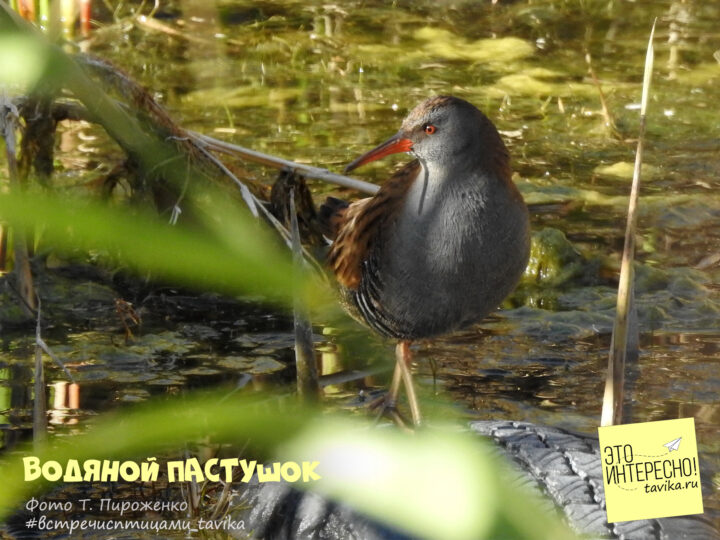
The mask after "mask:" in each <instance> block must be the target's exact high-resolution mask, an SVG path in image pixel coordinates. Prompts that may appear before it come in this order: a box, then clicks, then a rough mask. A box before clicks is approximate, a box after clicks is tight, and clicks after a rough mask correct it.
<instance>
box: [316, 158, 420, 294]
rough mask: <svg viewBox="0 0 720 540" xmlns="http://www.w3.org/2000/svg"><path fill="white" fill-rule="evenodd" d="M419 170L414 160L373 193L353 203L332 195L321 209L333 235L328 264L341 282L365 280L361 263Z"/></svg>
mask: <svg viewBox="0 0 720 540" xmlns="http://www.w3.org/2000/svg"><path fill="white" fill-rule="evenodd" d="M419 172H420V163H419V162H418V161H417V160H415V161H412V162H411V163H408V164H407V165H405V166H404V167H403V168H402V169H400V170H399V171H398V172H396V173H395V174H394V175H393V176H392V177H391V178H390V179H389V180H388V181H387V182H385V184H383V186H382V187H381V188H380V190H379V191H378V192H377V193H376V194H375V195H374V196H372V197H369V198H367V199H360V200H359V201H355V202H354V203H351V204H349V205H348V204H346V203H342V202H341V201H339V200H338V199H332V198H329V199H328V201H326V203H325V204H324V205H323V207H322V208H321V210H320V213H321V215H322V216H323V218H324V221H325V223H326V231H327V232H328V233H329V234H328V235H329V236H330V237H331V238H333V244H332V246H330V252H329V253H328V261H327V262H328V266H329V267H330V268H332V270H333V272H334V273H335V276H336V277H337V280H338V282H339V283H340V284H341V285H342V286H344V287H347V288H348V289H357V287H358V286H359V285H360V281H361V280H362V264H363V261H365V260H366V259H367V258H368V257H369V255H370V253H371V252H372V249H373V247H374V246H375V245H376V244H377V241H378V237H379V235H380V233H381V232H382V230H383V229H385V228H386V227H387V226H388V223H389V222H390V220H392V218H393V216H394V215H396V213H397V211H398V210H399V208H400V205H401V204H402V202H403V201H404V199H405V194H406V193H407V192H408V190H409V189H410V186H411V185H412V183H413V182H414V181H415V179H416V178H417V176H418V173H419Z"/></svg>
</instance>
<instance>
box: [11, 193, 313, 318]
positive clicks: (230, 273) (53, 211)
mask: <svg viewBox="0 0 720 540" xmlns="http://www.w3.org/2000/svg"><path fill="white" fill-rule="evenodd" d="M205 205H206V206H207V207H210V208H211V209H212V212H213V215H212V217H211V218H210V217H209V218H208V219H207V220H205V221H204V223H203V226H204V230H203V231H202V232H201V231H198V230H191V229H187V228H181V227H176V226H170V225H168V224H167V223H163V222H161V221H160V220H159V219H158V218H157V217H155V216H151V215H149V214H143V213H142V212H139V211H137V210H134V209H130V208H128V207H124V208H113V207H109V206H107V205H103V204H100V203H93V202H91V201H88V200H82V199H69V198H59V197H52V196H48V195H41V194H38V193H36V194H19V193H12V194H0V215H2V216H3V219H4V220H6V221H7V222H10V223H11V224H13V225H17V226H23V227H35V228H36V229H37V230H39V231H41V232H40V236H41V242H42V244H44V245H51V246H53V248H56V249H59V250H62V251H66V252H68V251H75V250H78V249H82V250H88V251H93V252H95V253H96V254H104V255H106V256H111V257H112V258H113V259H114V260H115V261H116V262H117V263H119V264H121V265H124V266H129V267H131V268H134V269H135V270H137V271H138V272H151V273H152V274H153V275H154V276H155V277H156V278H161V279H167V280H172V281H174V282H177V283H182V284H185V285H188V286H194V287H198V288H201V289H212V290H221V291H224V292H227V293H230V294H252V295H262V296H263V297H265V298H269V299H272V300H276V301H279V302H282V303H284V304H285V305H291V303H292V297H293V288H294V287H296V286H298V284H297V283H294V282H293V279H292V275H293V268H292V261H291V259H290V253H289V251H287V250H284V249H283V248H282V246H281V244H280V242H279V241H278V240H277V239H276V238H275V237H273V235H272V234H271V233H270V232H269V230H268V229H267V228H266V227H263V226H262V225H261V224H260V223H259V222H258V221H257V220H254V219H252V218H251V217H250V215H249V213H248V212H247V211H245V210H244V209H243V208H237V207H236V208H235V209H234V211H233V209H232V208H231V207H230V205H229V204H227V203H225V202H223V201H222V199H221V198H220V197H212V198H210V201H208V202H206V203H205ZM296 290H297V292H298V293H300V294H302V295H303V298H304V300H305V301H306V302H307V303H309V304H310V305H313V304H315V305H317V302H318V301H319V300H320V299H322V298H324V297H326V295H327V290H324V289H321V288H320V286H319V281H318V280H307V283H306V284H305V285H304V286H299V288H297V289H296Z"/></svg>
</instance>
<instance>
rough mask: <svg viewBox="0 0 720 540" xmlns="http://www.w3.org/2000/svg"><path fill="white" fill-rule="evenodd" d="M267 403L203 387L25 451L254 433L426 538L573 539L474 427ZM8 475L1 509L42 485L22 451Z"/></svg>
mask: <svg viewBox="0 0 720 540" xmlns="http://www.w3.org/2000/svg"><path fill="white" fill-rule="evenodd" d="M269 401H270V400H268V401H265V400H262V399H259V398H257V397H256V398H254V399H252V400H250V399H247V398H245V399H242V398H230V399H225V400H222V399H221V398H220V397H219V396H218V395H217V394H207V393H203V394H196V395H193V396H186V397H183V398H180V399H172V400H165V401H162V402H159V401H155V402H150V403H146V404H144V405H142V406H138V407H135V408H133V409H131V410H125V411H121V412H115V413H110V414H107V415H105V416H104V417H103V418H101V419H100V420H99V421H98V422H97V423H96V424H95V425H93V426H91V427H90V428H89V429H88V430H87V431H86V432H85V433H83V434H79V435H75V436H73V437H72V438H65V439H57V440H55V441H53V442H51V443H49V444H46V445H43V446H40V447H38V448H36V449H35V450H32V451H28V452H27V453H28V454H29V455H33V456H36V457H38V458H39V459H40V461H41V462H43V463H44V462H46V461H48V460H53V461H57V462H59V463H61V464H65V463H66V462H67V460H69V459H75V460H78V461H79V462H82V461H84V460H86V459H98V458H101V459H119V458H127V459H130V458H135V459H139V460H141V459H144V458H146V457H153V456H156V455H157V452H162V451H168V450H171V449H174V448H175V449H176V448H181V447H183V446H185V445H186V444H187V442H188V441H199V440H205V441H207V440H208V438H209V439H210V440H212V441H213V442H236V443H238V444H242V443H243V442H244V441H246V440H248V439H249V440H251V441H252V444H253V446H254V447H255V448H258V449H263V450H265V451H268V452H271V453H272V455H274V456H275V458H276V459H279V460H288V461H298V462H299V461H301V460H305V461H318V462H319V465H318V466H317V468H316V469H315V472H316V473H318V474H319V475H320V476H321V479H320V480H318V481H316V482H312V483H308V484H307V485H304V486H301V487H304V488H305V489H312V490H313V491H317V492H319V493H323V494H326V495H329V496H332V497H335V498H337V499H340V500H344V501H347V502H348V503H350V504H351V505H352V506H353V507H354V508H356V509H358V510H359V511H361V512H366V513H367V514H368V515H371V516H374V517H375V518H376V519H379V520H382V521H385V522H387V523H391V524H392V525H393V526H395V527H399V528H402V529H405V530H407V531H408V532H410V533H412V534H415V535H418V536H419V537H421V538H445V539H448V540H452V539H465V538H468V539H469V538H474V539H478V538H518V539H541V538H553V539H564V538H573V536H572V535H571V533H569V532H568V531H567V530H565V529H564V527H563V526H562V525H560V523H559V522H558V521H557V520H555V519H551V518H550V517H549V516H547V515H546V514H545V512H544V511H541V510H539V509H538V508H539V505H537V502H536V501H534V500H533V499H532V498H531V497H530V496H529V495H526V494H524V493H521V492H519V491H518V490H517V489H514V488H511V487H510V486H509V485H508V483H507V482H506V481H505V480H504V479H503V474H502V473H503V470H504V469H503V466H502V465H501V464H499V463H497V458H494V457H492V455H491V452H490V451H489V449H487V448H486V446H485V444H482V443H481V442H480V441H478V440H477V438H476V437H474V436H472V435H468V434H462V433H458V432H457V429H455V428H449V427H433V428H432V429H426V430H423V431H420V432H417V433H413V434H407V433H402V432H399V431H397V430H392V429H388V430H385V429H377V428H374V427H368V426H367V425H366V424H362V423H358V422H355V421H350V420H349V419H347V418H340V417H335V416H329V415H321V414H320V413H319V412H318V411H315V410H312V409H302V408H299V407H298V406H297V405H296V404H294V403H288V404H287V406H283V405H280V406H279V407H278V403H277V400H272V404H271V403H270V402H269ZM119 433H122V436H118V434H119ZM241 457H245V458H248V459H254V457H253V456H241ZM0 475H2V478H3V479H4V482H3V484H4V489H3V490H2V491H0V512H2V514H3V515H7V512H8V511H10V510H11V509H12V508H13V507H16V506H17V505H18V504H20V503H22V502H23V501H25V500H26V499H27V498H28V497H30V496H31V495H32V494H33V492H34V491H36V490H37V489H38V488H39V487H40V486H38V485H37V483H35V482H25V481H24V479H23V465H22V457H21V456H18V455H17V454H16V455H15V456H12V457H9V458H7V459H6V460H5V462H4V463H3V464H2V465H1V466H0Z"/></svg>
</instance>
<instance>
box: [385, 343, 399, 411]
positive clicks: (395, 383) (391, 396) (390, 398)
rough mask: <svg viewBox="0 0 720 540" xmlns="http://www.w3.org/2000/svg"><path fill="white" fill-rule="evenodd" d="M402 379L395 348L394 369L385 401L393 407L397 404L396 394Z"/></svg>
mask: <svg viewBox="0 0 720 540" xmlns="http://www.w3.org/2000/svg"><path fill="white" fill-rule="evenodd" d="M401 381H402V367H401V366H400V362H398V361H397V350H396V352H395V370H394V371H393V378H392V382H391V383H390V390H389V391H388V394H387V397H386V398H385V403H386V404H387V405H388V406H389V407H392V408H394V407H395V405H397V400H398V394H399V393H400V382H401Z"/></svg>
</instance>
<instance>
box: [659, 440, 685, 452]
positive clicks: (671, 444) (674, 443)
mask: <svg viewBox="0 0 720 540" xmlns="http://www.w3.org/2000/svg"><path fill="white" fill-rule="evenodd" d="M680 441H682V437H678V438H677V439H675V440H673V441H670V442H666V443H665V444H663V446H664V447H665V448H667V449H668V452H673V451H677V449H678V447H679V446H680Z"/></svg>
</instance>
